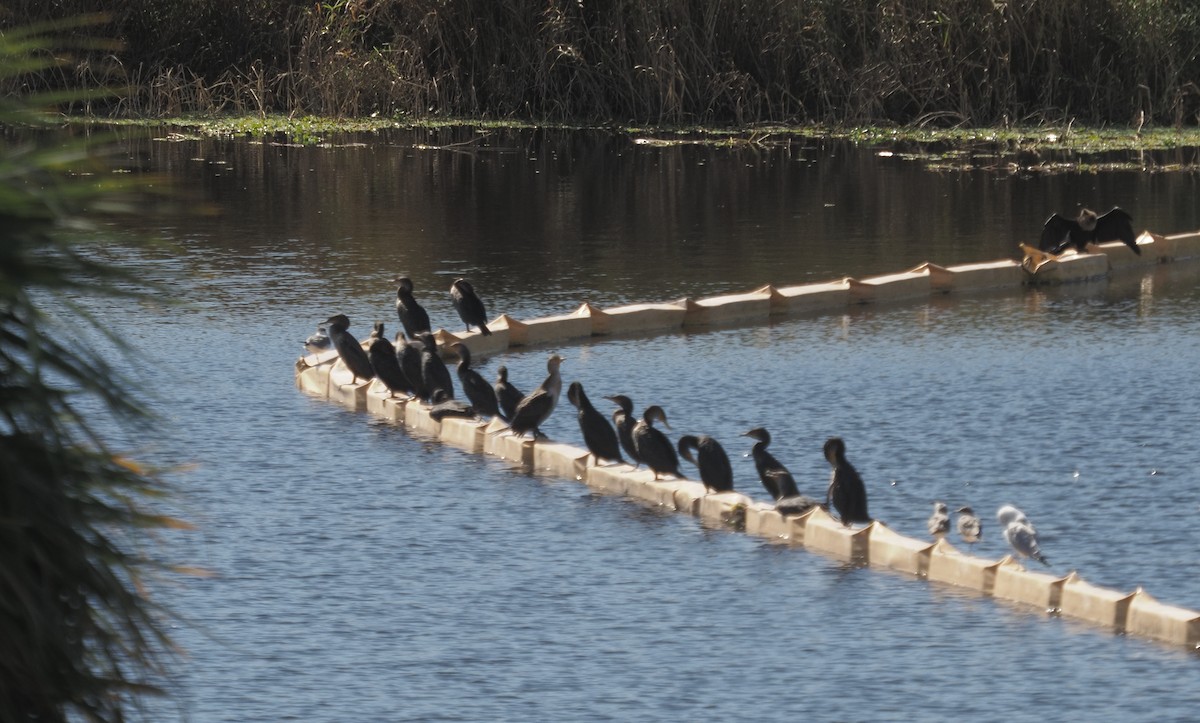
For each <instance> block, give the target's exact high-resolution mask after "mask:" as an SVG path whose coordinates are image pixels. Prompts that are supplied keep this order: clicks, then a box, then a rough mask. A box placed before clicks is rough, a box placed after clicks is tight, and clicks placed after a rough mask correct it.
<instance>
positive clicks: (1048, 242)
mask: <svg viewBox="0 0 1200 723" xmlns="http://www.w3.org/2000/svg"><path fill="white" fill-rule="evenodd" d="M1105 241H1123V242H1125V245H1126V246H1128V247H1129V248H1131V249H1133V252H1134V253H1135V254H1137V255H1138V256H1141V255H1142V250H1141V249H1139V248H1138V245H1137V236H1136V235H1134V233H1133V217H1132V216H1130V215H1129V214H1128V213H1126V212H1125V211H1124V210H1123V209H1121V208H1118V207H1116V206H1113V209H1112V210H1111V211H1109V212H1108V213H1106V214H1104V215H1102V216H1098V215H1096V212H1095V211H1092V210H1091V209H1087V208H1085V209H1082V210H1081V211H1080V212H1079V216H1078V217H1077V218H1073V219H1071V218H1066V217H1065V216H1060V215H1058V214H1057V213H1056V214H1054V215H1053V216H1051V217H1050V218H1048V219H1046V225H1045V226H1043V227H1042V239H1041V241H1039V242H1038V248H1039V249H1040V250H1042V251H1049V252H1050V253H1053V254H1061V253H1062V252H1063V251H1066V250H1067V249H1068V248H1071V247H1072V246H1074V247H1075V249H1076V250H1077V251H1079V253H1083V252H1084V249H1086V247H1087V245H1088V244H1089V243H1097V244H1098V243H1104V242H1105Z"/></svg>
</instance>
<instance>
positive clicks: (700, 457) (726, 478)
mask: <svg viewBox="0 0 1200 723" xmlns="http://www.w3.org/2000/svg"><path fill="white" fill-rule="evenodd" d="M677 447H678V448H679V454H680V456H681V457H683V458H684V459H686V460H687V461H689V462H691V463H692V464H694V465H696V468H697V469H699V470H700V481H701V482H703V483H704V487H705V488H706V489H707V490H708V491H709V492H733V467H732V466H731V465H730V464H729V455H727V454H725V450H724V449H723V448H722V447H721V445H720V443H719V442H717V440H715V439H713V438H712V437H710V436H708V435H707V434H701V435H699V436H693V435H690V434H686V435H684V436H682V437H680V438H679V442H678V443H677ZM693 451H694V452H695V456H693V455H692V452H693Z"/></svg>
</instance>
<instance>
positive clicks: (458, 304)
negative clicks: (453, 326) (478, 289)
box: [450, 279, 492, 336]
mask: <svg viewBox="0 0 1200 723" xmlns="http://www.w3.org/2000/svg"><path fill="white" fill-rule="evenodd" d="M450 298H451V299H452V300H453V301H454V308H455V309H457V310H458V316H459V318H460V319H462V320H463V323H464V324H466V325H467V331H470V330H471V327H472V326H478V327H479V333H481V334H483V335H484V336H490V335H491V333H492V332H491V331H489V330H488V328H487V312H486V311H484V309H483V301H481V300H480V299H479V296H478V295H477V294H476V293H475V289H473V288H471V284H470V283H469V282H468V281H467V280H466V279H455V280H454V283H452V284H450Z"/></svg>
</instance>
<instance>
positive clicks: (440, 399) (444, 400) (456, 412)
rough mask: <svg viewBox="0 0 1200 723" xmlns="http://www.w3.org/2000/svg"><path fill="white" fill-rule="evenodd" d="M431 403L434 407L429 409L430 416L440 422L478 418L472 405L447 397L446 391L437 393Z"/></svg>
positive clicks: (440, 390)
mask: <svg viewBox="0 0 1200 723" xmlns="http://www.w3.org/2000/svg"><path fill="white" fill-rule="evenodd" d="M430 401H431V402H433V406H431V407H430V408H429V416H430V417H433V418H434V419H435V420H437V421H439V422H440V421H442V420H443V419H445V418H446V417H463V418H469V419H474V418H475V417H476V414H475V409H474V408H473V407H472V406H471V405H470V404H467V403H466V402H460V401H459V400H457V399H451V398H450V397H447V396H446V391H445V390H444V389H438V390H437V391H435V392H434V393H433V398H432V399H430Z"/></svg>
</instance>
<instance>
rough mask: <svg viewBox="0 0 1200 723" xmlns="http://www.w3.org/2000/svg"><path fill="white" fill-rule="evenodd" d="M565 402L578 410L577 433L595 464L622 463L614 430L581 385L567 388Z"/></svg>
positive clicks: (619, 447)
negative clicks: (601, 461)
mask: <svg viewBox="0 0 1200 723" xmlns="http://www.w3.org/2000/svg"><path fill="white" fill-rule="evenodd" d="M567 401H569V402H570V403H571V404H572V405H574V407H575V409H577V410H578V412H577V415H576V416H577V417H578V418H579V431H580V432H583V443H584V444H585V445H587V448H588V451H589V452H591V453H592V457H593V458H594V459H595V462H596V464H600V460H601V459H607V460H612V461H613V462H624V461H625V460H624V459H622V458H621V445H620V443H618V442H617V432H616V430H614V429H613V427H612V425H611V424H609V423H608V419H607V418H606V417H605V416H604V415H603V414H601V413H600V412H597V411H596V408H595V407H593V406H592V402H591V400H590V399H588V398H587V394H585V393H584V391H583V385H582V384H580V383H579V382H571V386H569V387H567Z"/></svg>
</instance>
